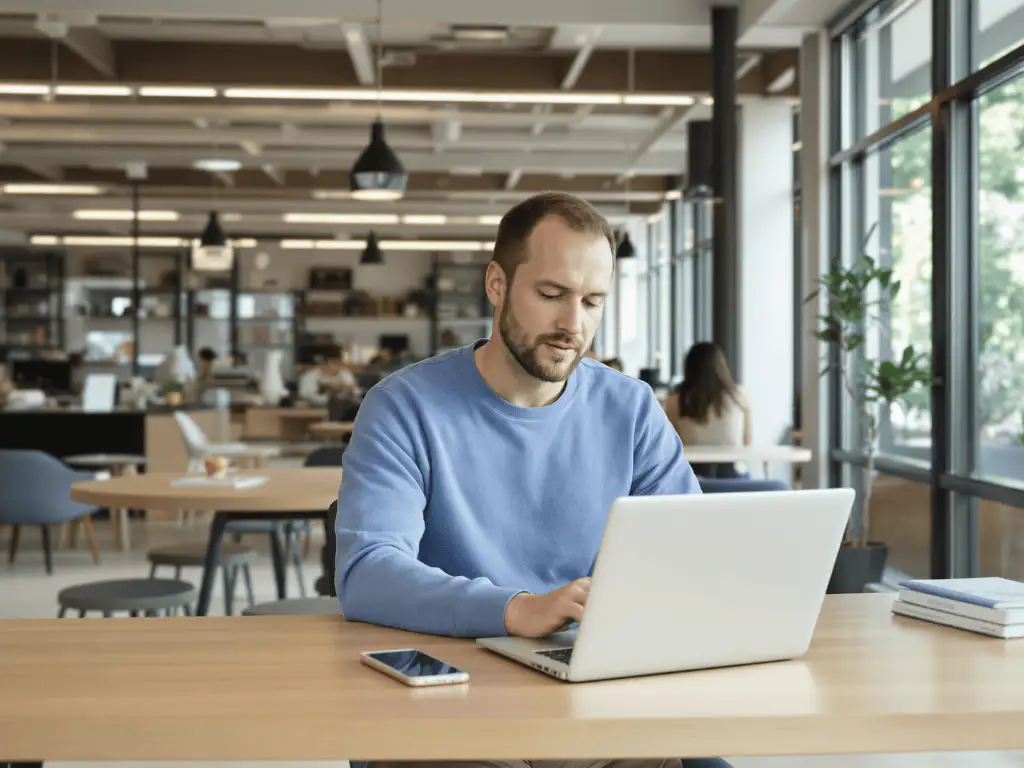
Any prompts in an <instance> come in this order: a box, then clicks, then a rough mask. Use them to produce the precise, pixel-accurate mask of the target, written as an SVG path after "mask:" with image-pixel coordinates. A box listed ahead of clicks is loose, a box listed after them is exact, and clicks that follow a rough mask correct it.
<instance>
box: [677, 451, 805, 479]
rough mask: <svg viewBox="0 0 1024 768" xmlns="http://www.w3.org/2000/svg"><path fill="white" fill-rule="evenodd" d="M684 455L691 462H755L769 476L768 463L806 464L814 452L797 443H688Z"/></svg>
mask: <svg viewBox="0 0 1024 768" xmlns="http://www.w3.org/2000/svg"><path fill="white" fill-rule="evenodd" d="M683 455H685V456H686V460H687V461H689V462H690V463H691V464H735V463H738V462H742V463H744V464H753V463H755V462H759V463H761V464H762V465H763V466H764V476H765V477H768V464H769V462H772V461H782V462H787V463H789V464H806V463H807V462H809V461H810V460H811V459H812V458H813V457H814V454H812V453H811V451H810V450H809V449H807V448H800V447H798V446H795V445H688V446H685V447H684V449H683Z"/></svg>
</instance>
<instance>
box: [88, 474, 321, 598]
mask: <svg viewBox="0 0 1024 768" xmlns="http://www.w3.org/2000/svg"><path fill="white" fill-rule="evenodd" d="M236 475H237V476H241V477H246V476H251V477H265V478H267V481H266V482H265V483H263V484H262V485H258V486H255V487H252V488H240V489H235V488H231V487H224V486H221V487H216V486H201V485H174V481H175V480H181V479H183V478H195V477H198V475H194V474H193V475H188V474H182V473H177V472H153V473H147V474H145V475H133V476H126V477H114V478H111V479H109V480H87V481H84V482H80V483H73V484H72V486H71V498H72V500H74V501H78V502H81V503H83V504H92V505H95V506H102V507H113V508H120V507H129V508H135V509H167V510H178V509H196V510H209V511H212V512H213V513H214V516H213V522H212V524H211V525H210V539H209V542H208V544H207V548H206V561H205V564H204V566H203V584H202V587H201V588H200V591H199V605H198V606H197V609H196V610H197V615H199V616H205V615H206V613H207V611H208V609H209V605H210V593H211V591H212V589H213V579H214V577H215V576H216V574H217V567H218V564H219V562H220V547H221V539H222V538H223V536H224V529H225V527H226V526H227V524H228V522H230V521H231V520H270V521H275V520H279V521H282V522H287V523H291V522H292V521H295V520H323V521H325V522H326V520H327V509H328V507H330V505H331V503H332V502H334V501H335V500H336V499H337V498H338V489H339V488H340V487H341V467H310V468H274V469H260V470H247V471H241V472H237V473H233V475H232V476H236ZM270 543H271V555H272V557H273V560H274V575H275V577H276V580H277V593H278V597H279V599H284V598H285V596H286V595H285V568H284V546H283V544H282V542H281V538H280V536H279V535H278V532H277V531H276V530H275V531H274V532H273V533H271V535H270Z"/></svg>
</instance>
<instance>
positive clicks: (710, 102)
mask: <svg viewBox="0 0 1024 768" xmlns="http://www.w3.org/2000/svg"><path fill="white" fill-rule="evenodd" d="M700 103H701V104H703V105H704V106H705V107H710V106H712V105H713V104H714V103H715V100H714V99H713V98H711V97H710V96H705V97H704V98H703V99H701V100H700Z"/></svg>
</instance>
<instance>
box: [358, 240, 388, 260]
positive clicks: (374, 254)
mask: <svg viewBox="0 0 1024 768" xmlns="http://www.w3.org/2000/svg"><path fill="white" fill-rule="evenodd" d="M359 263H360V264H383V263H384V252H383V251H381V249H380V243H379V242H378V241H377V233H376V232H371V233H370V234H369V235H367V237H366V247H365V248H363V255H362V258H360V259H359Z"/></svg>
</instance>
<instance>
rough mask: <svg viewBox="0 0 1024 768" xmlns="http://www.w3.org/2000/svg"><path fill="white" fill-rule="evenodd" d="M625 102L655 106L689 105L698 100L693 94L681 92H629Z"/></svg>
mask: <svg viewBox="0 0 1024 768" xmlns="http://www.w3.org/2000/svg"><path fill="white" fill-rule="evenodd" d="M622 103H623V104H643V105H654V106H659V107H660V106H684V107H686V106H689V105H691V104H696V103H697V100H696V99H695V98H693V96H685V95H683V94H679V93H627V94H626V95H625V96H624V97H623V99H622Z"/></svg>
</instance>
